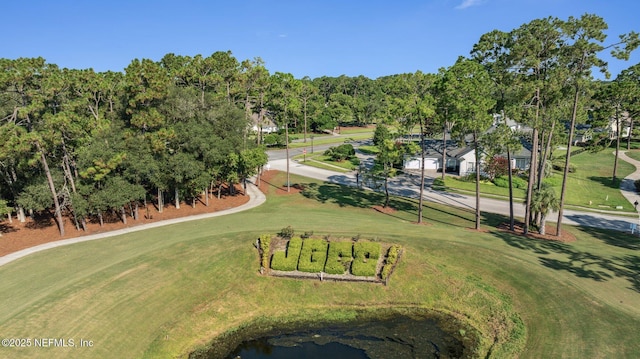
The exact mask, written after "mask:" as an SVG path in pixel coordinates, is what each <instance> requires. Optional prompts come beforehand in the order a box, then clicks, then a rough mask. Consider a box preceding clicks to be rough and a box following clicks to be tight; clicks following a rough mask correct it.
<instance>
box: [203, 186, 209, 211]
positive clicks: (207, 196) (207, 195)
mask: <svg viewBox="0 0 640 359" xmlns="http://www.w3.org/2000/svg"><path fill="white" fill-rule="evenodd" d="M207 192H208V191H207V189H206V188H205V189H204V190H203V191H202V197H203V198H204V205H205V206H207V207H209V193H207Z"/></svg>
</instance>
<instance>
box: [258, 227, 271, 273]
mask: <svg viewBox="0 0 640 359" xmlns="http://www.w3.org/2000/svg"><path fill="white" fill-rule="evenodd" d="M260 249H261V250H262V258H261V262H260V265H261V266H262V268H269V255H270V254H271V235H270V234H261V235H260Z"/></svg>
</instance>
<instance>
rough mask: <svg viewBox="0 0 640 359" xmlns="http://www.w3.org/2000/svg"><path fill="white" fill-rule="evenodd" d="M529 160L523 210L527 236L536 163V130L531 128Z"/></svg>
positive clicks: (524, 230) (524, 228) (524, 229)
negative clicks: (531, 137)
mask: <svg viewBox="0 0 640 359" xmlns="http://www.w3.org/2000/svg"><path fill="white" fill-rule="evenodd" d="M531 147H532V148H531V160H530V163H529V183H528V184H527V198H526V203H525V208H524V212H525V214H524V227H523V232H524V234H525V235H526V234H529V226H530V225H531V196H532V195H533V184H534V182H535V178H536V175H535V172H536V171H535V168H536V166H537V162H538V129H537V128H535V127H534V128H533V144H532V146H531Z"/></svg>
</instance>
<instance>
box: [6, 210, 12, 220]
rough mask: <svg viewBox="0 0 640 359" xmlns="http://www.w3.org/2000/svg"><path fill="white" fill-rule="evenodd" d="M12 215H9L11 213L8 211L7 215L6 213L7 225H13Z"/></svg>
mask: <svg viewBox="0 0 640 359" xmlns="http://www.w3.org/2000/svg"><path fill="white" fill-rule="evenodd" d="M12 217H13V215H12V214H11V211H9V213H7V219H9V223H13V218H12Z"/></svg>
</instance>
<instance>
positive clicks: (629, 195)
mask: <svg viewBox="0 0 640 359" xmlns="http://www.w3.org/2000/svg"><path fill="white" fill-rule="evenodd" d="M614 154H615V153H614ZM618 157H619V159H621V160H623V161H625V162H629V163H631V164H632V165H634V166H635V167H636V171H635V172H633V173H632V174H630V175H628V176H627V177H625V178H624V179H623V180H622V182H621V183H620V192H622V195H623V196H624V197H625V198H626V199H627V200H628V201H629V202H630V203H635V202H636V201H638V202H640V195H638V193H637V192H636V185H635V183H634V182H635V181H636V180H639V179H640V161H637V160H634V159H633V158H631V157H629V156H627V154H626V153H625V151H620V153H619V154H618ZM636 210H637V208H636Z"/></svg>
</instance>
